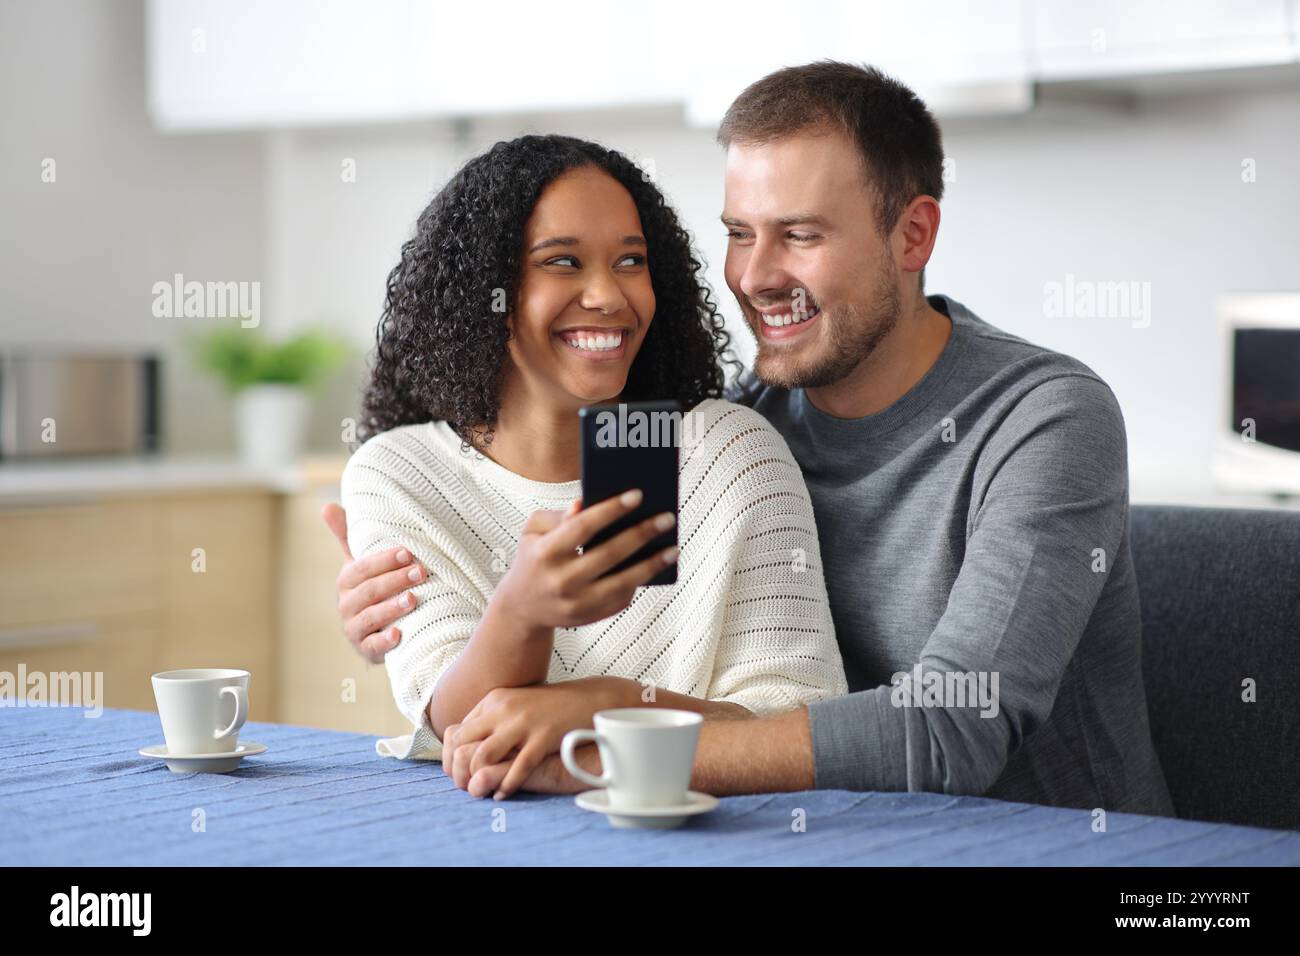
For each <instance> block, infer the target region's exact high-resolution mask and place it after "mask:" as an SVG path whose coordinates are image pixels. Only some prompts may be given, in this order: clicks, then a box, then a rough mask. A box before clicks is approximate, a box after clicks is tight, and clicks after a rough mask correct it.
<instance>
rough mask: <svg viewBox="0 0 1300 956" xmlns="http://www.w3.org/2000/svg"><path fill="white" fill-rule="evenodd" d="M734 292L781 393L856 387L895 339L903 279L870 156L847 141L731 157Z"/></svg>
mask: <svg viewBox="0 0 1300 956" xmlns="http://www.w3.org/2000/svg"><path fill="white" fill-rule="evenodd" d="M722 221H723V224H724V225H725V226H726V227H727V229H728V237H729V238H728V243H727V262H726V269H725V272H726V279H727V286H728V287H729V288H730V289H731V291H732V294H733V295H735V297H736V300H737V301H738V302H739V303H740V308H741V311H742V312H743V313H744V315H745V319H746V321H747V322H748V323H749V327H750V330H751V331H752V332H753V333H754V337H755V339H756V340H757V342H758V354H757V357H756V358H755V360H754V371H755V372H756V373H757V374H758V377H759V378H760V379H762V380H763V381H764V382H766V383H768V384H770V385H777V386H781V387H784V388H819V387H824V386H827V385H831V384H833V383H835V382H837V381H839V380H841V379H843V378H844V377H845V376H846V375H848V374H849V373H850V372H851V371H853V369H855V368H856V367H857V366H858V365H859V364H860V363H861V362H862V360H863V359H865V358H866V357H867V356H868V355H869V354H871V352H872V351H873V350H874V349H875V348H876V346H877V345H879V343H880V342H881V340H882V339H884V337H885V336H886V335H887V334H888V333H889V332H890V330H891V329H893V327H894V325H895V323H896V322H897V321H898V317H899V313H900V311H901V305H900V298H899V272H898V269H897V266H896V264H895V262H894V258H893V254H892V251H891V249H890V246H889V242H888V239H887V238H886V237H882V236H881V235H880V234H879V233H878V232H877V230H876V224H875V205H874V201H873V194H872V192H871V190H870V188H869V186H868V183H867V180H866V173H865V171H864V168H863V164H862V161H861V159H860V155H859V153H858V152H857V150H856V148H855V147H854V145H853V143H852V142H851V141H850V140H849V138H848V137H847V136H844V135H843V134H841V133H838V132H822V133H813V132H809V133H800V134H797V135H794V136H790V137H787V138H785V139H780V140H777V141H775V142H772V143H765V144H762V145H741V144H737V143H733V144H732V145H731V146H730V147H729V148H728V149H727V182H726V202H725V207H724V210H723V213H722Z"/></svg>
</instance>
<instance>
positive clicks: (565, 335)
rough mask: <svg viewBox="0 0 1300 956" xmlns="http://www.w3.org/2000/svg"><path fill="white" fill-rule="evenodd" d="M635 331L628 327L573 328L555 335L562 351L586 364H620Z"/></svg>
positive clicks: (594, 326)
mask: <svg viewBox="0 0 1300 956" xmlns="http://www.w3.org/2000/svg"><path fill="white" fill-rule="evenodd" d="M633 334H634V333H633V330H632V329H630V328H628V327H626V326H596V325H583V326H573V327H571V328H567V329H563V330H561V331H559V332H556V333H555V338H556V339H557V340H558V341H559V343H560V346H559V347H560V349H561V350H562V351H564V352H566V353H567V354H568V355H570V356H571V357H573V358H576V359H580V360H582V361H584V362H620V361H622V360H623V359H624V358H625V357H626V356H627V346H628V343H629V342H630V341H631V340H632V337H633Z"/></svg>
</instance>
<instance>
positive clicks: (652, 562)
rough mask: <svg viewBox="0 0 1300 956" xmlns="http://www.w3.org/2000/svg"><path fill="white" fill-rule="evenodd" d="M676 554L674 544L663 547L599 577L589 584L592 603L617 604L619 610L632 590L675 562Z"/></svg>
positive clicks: (628, 598)
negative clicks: (605, 575) (642, 558)
mask: <svg viewBox="0 0 1300 956" xmlns="http://www.w3.org/2000/svg"><path fill="white" fill-rule="evenodd" d="M678 554H679V549H678V548H677V547H676V546H674V547H671V548H665V549H664V550H662V551H658V552H656V553H655V554H652V555H650V557H648V558H646V559H644V560H642V561H638V562H637V563H636V564H634V565H632V566H631V567H630V568H626V569H624V570H622V571H620V572H618V574H611V575H609V576H608V577H604V578H601V579H600V580H599V581H596V582H594V583H593V584H592V585H591V597H592V601H593V602H594V603H602V604H604V603H608V605H610V606H613V605H615V604H617V609H616V610H621V609H622V608H623V607H625V606H626V604H627V602H628V600H630V599H631V598H630V595H631V594H632V592H634V591H635V590H636V589H637V588H639V587H641V586H642V585H643V584H645V583H646V582H647V581H649V580H650V579H651V578H653V577H654V576H655V575H656V574H658V573H659V572H660V571H662V570H663V569H664V568H666V567H668V565H670V564H675V563H676V562H677V557H678ZM610 613H611V614H612V613H615V611H611V612H610Z"/></svg>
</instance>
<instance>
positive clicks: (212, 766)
mask: <svg viewBox="0 0 1300 956" xmlns="http://www.w3.org/2000/svg"><path fill="white" fill-rule="evenodd" d="M264 753H266V744H256V743H253V741H251V740H242V741H240V743H239V746H238V747H236V748H235V749H234V750H233V751H231V752H230V753H225V754H169V753H168V752H167V745H166V744H154V745H153V746H152V747H142V748H141V749H140V756H141V757H153V758H154V759H155V760H165V761H167V767H168V768H169V769H170V770H171V772H172V773H229V772H230V771H232V770H234V769H235V768H236V767H238V766H239V761H241V760H243V759H244V758H245V757H255V756H257V755H258V754H264Z"/></svg>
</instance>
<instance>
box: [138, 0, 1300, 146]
mask: <svg viewBox="0 0 1300 956" xmlns="http://www.w3.org/2000/svg"><path fill="white" fill-rule="evenodd" d="M148 4H149V5H148V31H149V38H148V41H149V42H148V50H149V103H150V110H151V113H152V115H153V117H154V121H155V122H156V123H157V125H158V126H159V127H160V128H162V129H165V130H174V131H187V130H205V129H213V130H215V129H236V128H267V127H275V126H296V125H310V124H345V123H360V122H377V121H390V120H402V119H423V118H430V117H440V116H444V117H445V116H474V115H482V114H487V113H499V112H507V111H508V112H525V111H549V110H577V109H598V108H610V107H620V106H628V105H635V104H645V105H653V104H665V103H668V104H682V105H684V106H685V108H686V111H687V116H688V118H690V119H691V120H693V121H694V122H697V123H702V124H712V123H715V122H716V121H717V119H718V118H719V117H720V116H721V115H722V112H723V110H724V109H725V108H726V105H727V104H728V103H729V102H730V101H731V99H732V98H733V97H734V96H735V95H736V94H737V93H738V92H740V90H742V89H743V88H744V87H745V86H746V85H747V84H749V83H750V82H752V81H753V80H755V79H757V78H758V77H760V76H762V75H764V74H766V73H768V72H770V71H771V70H773V69H776V68H778V67H780V66H786V65H791V64H796V63H805V62H808V61H810V60H817V59H823V58H832V59H841V60H849V61H855V62H870V63H874V64H877V65H879V66H881V67H882V68H884V69H886V70H888V71H890V72H892V73H894V74H895V75H898V76H899V77H901V78H902V79H904V81H905V82H907V83H908V84H909V85H911V86H912V87H913V88H915V89H916V91H917V92H918V93H919V94H920V95H921V96H922V97H924V98H925V99H926V100H927V102H929V103H930V104H931V105H932V106H933V107H934V108H935V110H936V112H938V113H940V114H941V115H944V114H951V113H954V112H970V111H975V112H980V111H989V112H996V111H1002V110H1005V109H1017V108H1025V107H1026V106H1027V105H1028V103H1029V102H1030V101H1031V99H1032V97H1031V89H1032V84H1033V83H1034V82H1036V81H1041V80H1047V81H1051V80H1071V79H1090V78H1103V77H1116V76H1126V75H1136V74H1142V73H1175V72H1196V71H1201V70H1207V69H1217V68H1221V67H1229V66H1257V65H1269V64H1277V63H1286V62H1295V61H1296V60H1297V50H1296V36H1297V32H1298V31H1300V2H1294V0H1235V2H1229V0H1179V2H1174V0H1168V2H1164V0H1127V2H1125V0H1036V2H1035V0H981V2H979V3H970V2H967V0H913V2H909V3H896V2H883V0H866V2H863V0H857V2H854V0H802V2H799V3H792V2H791V0H744V2H725V3H724V2H712V0H655V2H653V3H650V4H622V3H614V2H609V0H563V2H561V3H553V4H543V3H537V2H536V0H492V2H479V3H465V2H464V0H454V2H453V0H276V2H273V3H272V2H265V0H148Z"/></svg>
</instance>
